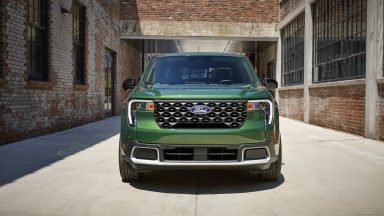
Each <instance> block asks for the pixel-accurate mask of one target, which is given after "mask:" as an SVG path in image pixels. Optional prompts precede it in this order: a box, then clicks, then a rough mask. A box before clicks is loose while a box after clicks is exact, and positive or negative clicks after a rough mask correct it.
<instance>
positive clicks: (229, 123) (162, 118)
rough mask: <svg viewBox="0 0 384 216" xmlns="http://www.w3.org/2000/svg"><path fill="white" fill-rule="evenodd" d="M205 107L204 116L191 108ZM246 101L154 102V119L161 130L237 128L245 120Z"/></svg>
mask: <svg viewBox="0 0 384 216" xmlns="http://www.w3.org/2000/svg"><path fill="white" fill-rule="evenodd" d="M197 105H205V106H207V107H209V108H210V110H211V111H210V112H208V113H206V114H195V113H192V112H191V108H192V107H194V106H197ZM246 106H247V102H246V101H155V112H154V118H155V121H156V123H157V125H159V127H161V128H239V127H241V126H242V125H243V124H244V122H245V120H246V119H247V107H246Z"/></svg>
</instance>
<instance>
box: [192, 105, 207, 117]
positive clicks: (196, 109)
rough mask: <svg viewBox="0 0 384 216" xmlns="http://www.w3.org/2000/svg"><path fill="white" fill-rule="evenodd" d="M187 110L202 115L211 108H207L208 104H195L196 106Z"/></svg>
mask: <svg viewBox="0 0 384 216" xmlns="http://www.w3.org/2000/svg"><path fill="white" fill-rule="evenodd" d="M189 111H191V112H192V113H194V114H200V115H203V114H207V113H209V112H211V108H209V107H208V106H205V105H196V106H193V107H191V109H189Z"/></svg>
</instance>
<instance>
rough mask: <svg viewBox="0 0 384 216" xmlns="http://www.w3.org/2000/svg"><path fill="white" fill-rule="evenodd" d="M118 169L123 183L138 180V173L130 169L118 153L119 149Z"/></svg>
mask: <svg viewBox="0 0 384 216" xmlns="http://www.w3.org/2000/svg"><path fill="white" fill-rule="evenodd" d="M119 168H120V176H121V179H122V181H123V182H128V181H137V180H139V173H138V172H137V171H136V170H134V169H133V168H131V167H130V166H129V164H128V163H127V162H126V161H125V160H124V158H123V156H122V155H121V153H120V148H119Z"/></svg>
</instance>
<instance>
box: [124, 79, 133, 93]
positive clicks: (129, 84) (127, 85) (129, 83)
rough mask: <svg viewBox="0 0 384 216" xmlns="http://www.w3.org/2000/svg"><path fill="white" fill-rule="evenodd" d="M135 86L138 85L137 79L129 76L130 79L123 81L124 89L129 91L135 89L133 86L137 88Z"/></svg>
mask: <svg viewBox="0 0 384 216" xmlns="http://www.w3.org/2000/svg"><path fill="white" fill-rule="evenodd" d="M135 86H136V79H133V78H128V79H126V80H124V82H123V89H124V90H125V91H127V90H129V89H133V88H135Z"/></svg>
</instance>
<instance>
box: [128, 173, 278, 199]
mask: <svg viewBox="0 0 384 216" xmlns="http://www.w3.org/2000/svg"><path fill="white" fill-rule="evenodd" d="M284 181H285V179H284V176H283V175H281V176H280V178H279V180H278V181H274V182H266V181H261V180H260V179H258V178H257V176H256V175H253V174H250V173H249V172H248V171H242V170H192V171H186V170H167V171H153V172H151V173H149V174H145V175H144V176H143V178H142V179H140V181H135V182H130V183H129V184H130V185H131V186H132V187H134V188H136V189H140V190H145V191H153V192H160V193H174V194H229V193H248V192H256V191H263V190H269V189H273V188H276V187H279V186H280V185H282V184H283V183H284Z"/></svg>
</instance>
